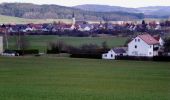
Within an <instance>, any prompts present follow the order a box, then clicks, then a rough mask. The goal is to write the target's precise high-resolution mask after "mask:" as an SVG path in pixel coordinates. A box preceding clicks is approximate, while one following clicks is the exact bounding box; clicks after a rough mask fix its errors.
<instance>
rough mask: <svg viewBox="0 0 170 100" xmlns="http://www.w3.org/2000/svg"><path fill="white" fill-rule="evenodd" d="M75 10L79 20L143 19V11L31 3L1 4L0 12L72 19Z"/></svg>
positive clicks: (44, 17)
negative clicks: (85, 8)
mask: <svg viewBox="0 0 170 100" xmlns="http://www.w3.org/2000/svg"><path fill="white" fill-rule="evenodd" d="M73 12H74V13H75V17H76V19H77V20H134V19H142V18H143V17H144V15H143V14H142V13H129V12H123V11H122V12H120V11H116V10H115V11H111V12H95V11H85V10H81V9H78V8H73V7H64V6H59V5H35V4H30V3H3V4H0V14H1V15H7V16H14V17H20V18H29V19H71V18H72V14H73Z"/></svg>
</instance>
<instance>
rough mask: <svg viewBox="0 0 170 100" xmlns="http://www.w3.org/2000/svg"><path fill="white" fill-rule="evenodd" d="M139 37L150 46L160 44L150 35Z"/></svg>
mask: <svg viewBox="0 0 170 100" xmlns="http://www.w3.org/2000/svg"><path fill="white" fill-rule="evenodd" d="M138 37H139V38H141V39H142V40H143V41H145V42H146V43H147V44H149V45H153V44H159V41H157V40H156V39H155V38H154V37H152V36H151V35H149V34H143V35H139V36H138Z"/></svg>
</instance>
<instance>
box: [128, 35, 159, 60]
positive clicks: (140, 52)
mask: <svg viewBox="0 0 170 100" xmlns="http://www.w3.org/2000/svg"><path fill="white" fill-rule="evenodd" d="M160 47H161V45H160V42H159V41H158V40H156V39H155V38H154V37H152V36H151V35H149V34H142V35H138V36H137V37H136V38H134V39H133V40H132V41H131V42H129V43H128V55H129V56H145V57H153V56H157V55H158V52H159V49H160Z"/></svg>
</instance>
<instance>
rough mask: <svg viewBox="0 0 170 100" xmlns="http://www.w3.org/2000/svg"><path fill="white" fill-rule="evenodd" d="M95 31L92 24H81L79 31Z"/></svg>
mask: <svg viewBox="0 0 170 100" xmlns="http://www.w3.org/2000/svg"><path fill="white" fill-rule="evenodd" d="M91 29H93V25H90V24H80V25H79V28H78V30H79V31H90V30H91Z"/></svg>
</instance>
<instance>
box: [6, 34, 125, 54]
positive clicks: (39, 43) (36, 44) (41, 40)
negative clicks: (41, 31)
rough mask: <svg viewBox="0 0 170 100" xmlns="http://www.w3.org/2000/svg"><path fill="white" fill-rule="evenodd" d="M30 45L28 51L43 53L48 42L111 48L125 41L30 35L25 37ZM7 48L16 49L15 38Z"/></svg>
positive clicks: (12, 37) (115, 38) (106, 38)
mask: <svg viewBox="0 0 170 100" xmlns="http://www.w3.org/2000/svg"><path fill="white" fill-rule="evenodd" d="M26 39H27V40H28V42H29V44H30V47H29V48H30V49H39V50H40V51H41V52H45V51H46V49H47V48H48V44H49V43H50V42H55V41H63V42H65V43H66V44H69V45H73V46H80V45H82V44H90V43H92V44H97V45H99V46H101V44H102V42H104V41H106V42H107V45H108V46H109V47H110V48H112V47H114V46H120V45H124V43H125V41H126V40H127V38H126V37H66V36H63V37H59V36H55V35H38V36H36V35H30V36H26ZM8 40H9V48H10V49H16V40H17V39H16V37H15V36H11V37H9V39H8Z"/></svg>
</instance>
